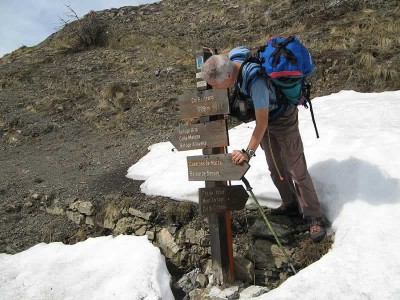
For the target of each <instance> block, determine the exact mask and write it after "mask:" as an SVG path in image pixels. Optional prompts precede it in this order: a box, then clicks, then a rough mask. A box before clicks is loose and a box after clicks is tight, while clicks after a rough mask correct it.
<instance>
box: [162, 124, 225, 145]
mask: <svg viewBox="0 0 400 300" xmlns="http://www.w3.org/2000/svg"><path fill="white" fill-rule="evenodd" d="M170 142H171V143H172V145H174V147H175V148H176V149H177V150H178V151H182V150H183V151H184V150H193V149H205V148H213V147H225V146H228V145H229V142H228V132H227V127H226V120H217V121H212V122H209V123H200V124H191V125H182V126H180V127H179V128H176V129H175V131H174V133H173V134H172V136H171V138H170Z"/></svg>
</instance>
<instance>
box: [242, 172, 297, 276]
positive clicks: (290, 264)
mask: <svg viewBox="0 0 400 300" xmlns="http://www.w3.org/2000/svg"><path fill="white" fill-rule="evenodd" d="M242 181H243V183H244V184H245V186H246V189H247V190H248V191H249V192H250V194H251V197H252V198H253V200H254V202H255V203H256V204H257V207H258V210H259V211H260V213H261V215H262V217H263V218H264V221H265V223H266V224H267V226H268V228H269V230H270V231H271V232H272V234H273V236H274V238H275V240H276V242H277V243H278V246H279V248H280V249H281V251H282V252H283V254H284V255H285V257H286V260H287V262H288V264H289V266H290V267H291V268H292V271H293V272H294V274H297V272H296V270H295V268H294V266H293V263H292V259H291V258H290V256H289V254H288V253H287V252H286V250H285V248H283V246H282V244H281V241H280V240H279V238H278V236H277V235H276V232H275V230H274V228H273V227H272V225H271V223H270V222H269V221H268V219H267V216H266V215H265V213H264V211H263V209H262V207H261V205H260V203H259V202H258V200H257V198H256V196H255V195H254V193H253V188H252V187H251V186H250V183H249V182H248V181H247V179H246V178H245V177H244V176H243V177H242Z"/></svg>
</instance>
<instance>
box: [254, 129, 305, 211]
mask: <svg viewBox="0 0 400 300" xmlns="http://www.w3.org/2000/svg"><path fill="white" fill-rule="evenodd" d="M261 146H262V148H263V150H264V153H265V158H266V160H267V164H268V168H269V171H270V173H271V179H272V181H273V183H274V184H275V186H276V188H277V189H278V192H279V194H280V196H281V199H282V202H283V203H282V204H283V206H284V207H292V208H293V207H294V208H296V209H297V206H298V203H297V199H296V193H295V188H294V185H293V181H292V179H291V175H290V174H289V172H288V171H287V168H286V167H285V165H284V163H283V160H282V156H281V147H280V145H279V143H278V141H277V140H276V139H275V137H273V136H269V134H268V131H267V133H266V134H265V136H264V138H263V139H262V141H261ZM281 176H282V177H283V179H282V178H281Z"/></svg>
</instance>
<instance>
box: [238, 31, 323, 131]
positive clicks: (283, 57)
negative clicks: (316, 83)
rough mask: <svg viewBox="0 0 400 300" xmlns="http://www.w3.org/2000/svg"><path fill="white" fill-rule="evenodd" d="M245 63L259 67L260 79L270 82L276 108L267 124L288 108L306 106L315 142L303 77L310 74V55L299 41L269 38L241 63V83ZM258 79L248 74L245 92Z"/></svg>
mask: <svg viewBox="0 0 400 300" xmlns="http://www.w3.org/2000/svg"><path fill="white" fill-rule="evenodd" d="M248 62H252V63H254V62H256V63H258V64H260V65H261V70H262V75H261V76H264V77H266V78H267V79H268V80H271V81H272V83H273V85H274V87H275V91H276V96H277V99H278V103H279V108H278V109H276V110H274V111H272V112H270V115H269V120H270V121H271V122H272V121H274V120H276V119H278V118H279V117H280V115H281V114H282V113H283V112H284V111H285V110H286V109H287V107H288V105H293V106H297V105H303V106H304V107H305V108H308V106H309V107H310V112H311V117H312V121H313V124H314V128H315V132H316V135H317V138H319V134H318V129H317V126H316V124H315V118H314V112H313V110H312V105H311V101H310V91H311V85H310V84H308V83H307V82H306V77H307V75H309V74H311V73H312V72H313V70H314V64H313V61H312V58H311V54H310V52H309V51H308V50H307V48H306V47H305V46H304V45H303V44H302V43H301V42H300V41H299V39H298V38H297V37H296V36H294V35H291V36H289V37H287V38H281V37H271V38H270V39H269V40H267V42H266V44H265V45H264V46H262V47H260V49H259V50H258V51H257V54H256V55H255V57H254V56H252V57H249V58H247V59H246V60H245V61H244V62H243V63H242V65H241V69H240V71H239V78H238V80H239V81H240V82H241V81H242V80H243V78H242V76H241V75H242V72H241V71H242V70H243V67H244V65H245V64H247V63H248ZM259 76H260V74H259V72H256V71H254V72H250V75H249V76H247V78H246V86H247V88H248V90H250V87H251V85H252V83H253V82H254V81H255V79H256V78H257V77H259Z"/></svg>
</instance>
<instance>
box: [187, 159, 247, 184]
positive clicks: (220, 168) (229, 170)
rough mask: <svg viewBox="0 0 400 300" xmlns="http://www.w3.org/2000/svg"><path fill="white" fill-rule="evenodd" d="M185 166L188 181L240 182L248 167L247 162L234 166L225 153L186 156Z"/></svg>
mask: <svg viewBox="0 0 400 300" xmlns="http://www.w3.org/2000/svg"><path fill="white" fill-rule="evenodd" d="M187 164H188V176H189V181H228V180H240V179H241V178H242V177H243V175H244V174H245V173H246V171H247V170H248V169H249V167H250V166H249V164H248V163H247V162H244V163H243V164H241V165H236V164H234V163H233V162H232V154H226V153H225V154H224V153H221V154H212V155H197V156H188V157H187Z"/></svg>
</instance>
